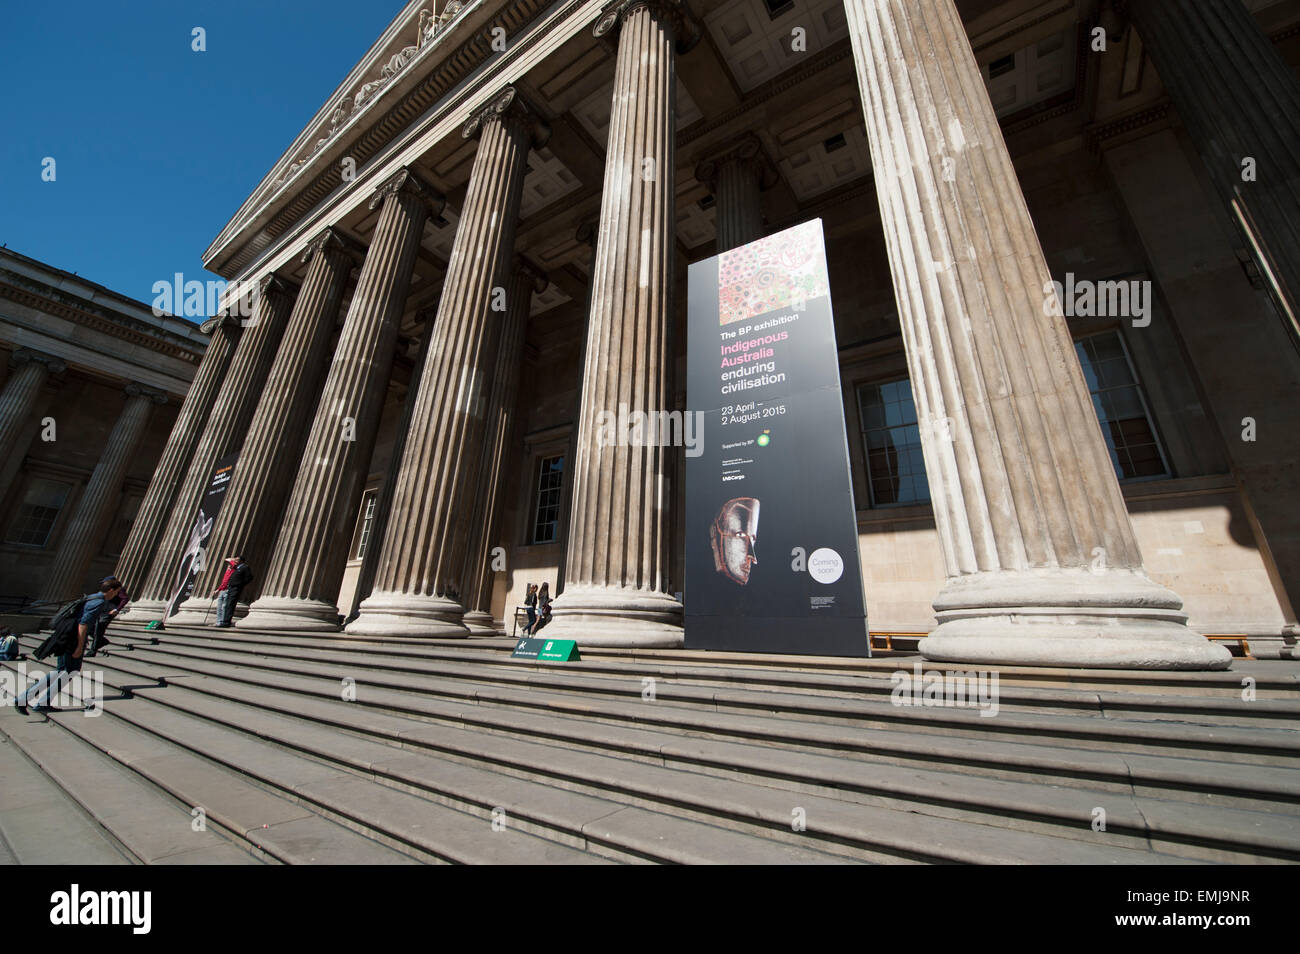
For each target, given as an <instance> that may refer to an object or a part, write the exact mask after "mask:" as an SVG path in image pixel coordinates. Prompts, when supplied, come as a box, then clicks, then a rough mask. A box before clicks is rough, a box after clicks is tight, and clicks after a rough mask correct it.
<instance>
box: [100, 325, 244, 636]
mask: <svg viewBox="0 0 1300 954" xmlns="http://www.w3.org/2000/svg"><path fill="white" fill-rule="evenodd" d="M200 330H202V331H203V333H204V334H206V335H208V336H209V337H208V347H207V350H206V351H204V352H203V360H202V361H201V362H199V369H198V371H196V372H195V374H194V379H193V380H192V381H191V382H190V389H189V390H188V391H186V392H185V402H184V403H183V404H182V405H181V410H180V413H179V414H178V415H176V423H174V424H173V425H172V431H171V435H170V436H169V437H168V438H167V445H166V446H165V447H164V448H163V452H162V456H161V457H159V458H158V466H157V467H155V468H154V471H153V477H152V478H151V479H150V481H149V489H148V490H147V491H146V492H145V495H144V500H143V501H141V502H140V509H139V511H138V512H137V513H136V515H135V521H134V522H133V523H132V524H131V532H130V534H128V535H127V538H126V543H125V544H124V545H123V547H122V554H121V556H119V557H118V558H117V570H116V575H117V578H118V579H119V580H121V581H122V582H123V583H124V584H125V585H126V587H127V592H129V593H131V594H132V595H133V596H137V597H138V596H139V595H140V594H139V592H138V590H139V587H141V586H142V585H143V584H144V581H145V578H146V577H147V576H148V574H149V571H150V569H151V568H152V566H153V563H154V560H155V559H156V558H157V555H158V540H159V538H160V537H161V536H162V533H163V529H164V527H165V526H166V524H167V519H168V517H169V516H170V514H171V512H172V507H173V506H174V505H175V503H176V495H177V494H178V493H179V492H180V487H181V484H182V483H183V482H184V480H185V475H186V473H187V472H188V471H189V467H190V462H191V461H192V459H193V457H194V449H195V448H196V447H197V446H198V443H199V439H200V438H201V437H202V436H203V428H204V424H205V423H206V422H207V419H208V415H209V414H210V413H211V412H212V404H213V402H214V401H215V400H216V398H217V390H218V389H219V388H220V387H221V382H222V381H224V380H225V378H226V369H227V368H228V367H229V366H230V359H231V357H233V355H234V353H235V347H236V346H237V345H238V344H239V338H240V335H241V334H242V333H243V326H242V325H240V323H239V322H238V321H237V320H236V319H234V318H231V317H229V316H228V315H221V316H218V317H216V318H209V319H208V320H207V321H205V322H204V323H203V324H202V325H201V326H200ZM157 609H158V607H156V608H155V611H157ZM134 610H135V604H134V603H131V604H130V605H129V606H128V608H127V612H128V613H131V612H133V611H134ZM137 615H140V614H138V613H137Z"/></svg>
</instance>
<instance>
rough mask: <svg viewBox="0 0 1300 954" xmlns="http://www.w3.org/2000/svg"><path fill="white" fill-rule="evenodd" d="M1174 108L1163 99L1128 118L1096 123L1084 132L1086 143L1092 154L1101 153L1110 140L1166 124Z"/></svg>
mask: <svg viewBox="0 0 1300 954" xmlns="http://www.w3.org/2000/svg"><path fill="white" fill-rule="evenodd" d="M1172 108H1173V103H1172V102H1171V101H1170V100H1169V99H1163V100H1161V101H1160V102H1158V103H1156V104H1155V105H1154V106H1148V107H1146V108H1145V109H1139V110H1138V111H1137V112H1133V113H1129V114H1128V115H1127V116H1120V117H1118V118H1116V119H1112V120H1109V121H1107V122H1104V123H1096V124H1094V125H1092V126H1089V127H1088V128H1087V129H1085V130H1084V134H1083V135H1084V142H1085V143H1086V145H1087V147H1088V150H1089V151H1090V152H1092V153H1098V152H1101V151H1102V150H1103V149H1104V148H1106V145H1105V144H1106V141H1107V140H1109V139H1114V138H1116V137H1117V136H1122V135H1124V134H1125V133H1129V132H1133V131H1134V130H1136V129H1141V128H1142V127H1143V126H1152V125H1155V124H1157V123H1164V122H1166V121H1167V120H1168V118H1169V112H1170V110H1171V109H1172Z"/></svg>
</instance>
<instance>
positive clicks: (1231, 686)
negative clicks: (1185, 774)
mask: <svg viewBox="0 0 1300 954" xmlns="http://www.w3.org/2000/svg"><path fill="white" fill-rule="evenodd" d="M114 630H115V631H116V632H126V633H131V634H133V635H143V636H154V635H156V636H159V637H161V636H166V635H168V634H170V635H184V636H185V637H186V638H187V639H191V638H194V639H204V640H215V641H218V642H223V643H228V644H231V645H239V646H244V647H248V646H256V647H259V651H261V652H266V653H275V652H279V653H281V654H288V655H295V654H297V653H298V651H300V650H302V649H313V650H315V649H328V648H330V647H335V648H336V649H339V650H341V651H345V652H348V653H352V654H359V655H362V656H365V655H379V656H391V657H393V658H395V659H404V660H423V661H456V660H464V659H479V660H481V659H482V658H484V655H485V654H484V650H485V649H492V650H506V651H507V652H506V653H504V654H502V655H501V656H500V657H499V665H502V666H505V667H517V666H518V663H517V662H512V661H509V660H507V659H506V657H507V656H508V654H509V650H511V649H513V647H514V645H515V640H513V639H507V638H500V637H497V638H493V637H487V638H483V637H474V638H472V639H465V640H454V639H443V640H427V639H424V640H421V639H413V638H379V637H365V638H354V637H350V636H347V635H345V634H336V633H313V634H310V635H292V634H284V633H270V632H265V631H258V630H248V629H244V628H243V627H236V628H234V629H230V630H226V631H220V630H217V629H215V628H213V627H210V626H209V627H200V626H181V627H169V628H168V629H166V630H163V631H160V632H158V633H156V634H154V633H150V632H147V631H145V630H144V629H143V627H142V626H141V625H140V624H138V623H137V624H131V623H129V622H121V623H117V624H115V625H114ZM582 657H583V658H582V672H583V673H585V674H591V675H594V674H606V673H609V674H614V675H619V676H626V675H633V674H635V675H638V676H641V677H644V676H658V677H661V678H669V677H671V678H672V679H674V680H676V681H680V682H699V683H702V684H712V685H736V684H740V685H747V686H757V685H763V686H767V687H771V688H781V689H783V690H786V691H791V692H798V691H807V692H812V693H816V694H818V695H826V694H835V693H838V692H843V693H846V694H849V695H853V696H861V695H864V694H866V695H873V694H874V695H880V694H882V693H883V694H884V695H885V696H888V694H889V693H890V691H891V690H892V688H893V685H892V683H891V681H890V676H891V675H892V674H893V673H895V672H897V671H899V670H900V669H901V670H904V671H907V672H911V671H912V668H913V666H914V664H915V663H917V662H919V661H921V660H920V657H918V656H916V655H915V654H910V655H905V654H900V653H893V654H888V655H882V656H879V657H877V658H874V659H841V658H835V657H826V656H817V657H810V656H769V655H766V654H753V653H712V652H686V651H682V650H666V649H638V650H635V651H633V650H617V649H611V648H608V647H592V648H588V649H584V650H583V651H582ZM923 668H924V670H925V671H927V672H928V671H946V669H945V667H943V666H940V665H938V664H936V663H930V662H924V663H923ZM946 668H957V667H946ZM993 668H995V669H996V670H997V672H998V673H999V677H1000V691H1001V694H1002V697H1003V700H1004V704H1005V705H1015V704H1016V703H1017V702H1018V701H1019V700H1021V699H1024V700H1025V701H1026V703H1027V704H1031V705H1033V704H1035V700H1036V699H1041V700H1047V701H1048V704H1050V705H1051V706H1055V707H1063V708H1065V709H1068V710H1070V711H1086V710H1089V709H1098V708H1100V706H1101V705H1102V703H1113V704H1116V705H1119V704H1123V705H1125V706H1130V707H1135V708H1137V707H1144V708H1145V707H1154V708H1157V709H1165V710H1167V711H1174V710H1177V709H1179V708H1180V706H1179V704H1178V700H1177V699H1176V698H1175V697H1179V696H1193V697H1195V699H1196V701H1195V703H1193V705H1194V706H1195V707H1196V708H1197V709H1201V710H1205V711H1211V710H1214V709H1220V710H1222V711H1224V712H1225V713H1226V714H1229V715H1232V716H1234V717H1241V716H1246V715H1248V714H1249V709H1248V706H1243V705H1241V704H1240V703H1241V692H1242V688H1243V686H1242V680H1243V678H1247V677H1249V678H1250V679H1251V680H1252V681H1253V684H1254V685H1253V688H1254V690H1255V693H1256V696H1257V698H1258V699H1259V700H1266V699H1277V700H1283V701H1287V702H1290V703H1291V706H1290V707H1287V708H1280V709H1277V710H1275V711H1276V712H1278V713H1279V714H1280V715H1279V716H1278V717H1280V718H1284V719H1285V718H1294V717H1295V715H1297V714H1300V669H1293V668H1287V667H1280V666H1277V665H1275V664H1274V663H1272V662H1269V661H1260V660H1236V661H1235V662H1234V668H1233V670H1232V671H1230V672H1205V673H1198V672H1135V671H1125V670H1079V669H1055V670H1053V669H1029V668H1019V667H1011V666H998V667H993ZM1044 690H1050V691H1051V692H1050V694H1048V695H1041V693H1043V691H1044ZM1112 691H1113V692H1121V693H1122V695H1117V696H1114V697H1108V696H1106V695H1105V693H1107V692H1112ZM1035 693H1039V694H1040V695H1037V696H1036V695H1035ZM1099 693H1100V694H1101V695H1100V696H1099V695H1098V694H1099ZM1144 697H1151V698H1149V699H1144ZM1251 705H1253V704H1251Z"/></svg>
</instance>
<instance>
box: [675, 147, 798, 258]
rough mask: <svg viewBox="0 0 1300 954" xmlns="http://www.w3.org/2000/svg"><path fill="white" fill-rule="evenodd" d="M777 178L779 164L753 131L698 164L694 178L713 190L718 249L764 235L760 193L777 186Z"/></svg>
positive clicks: (746, 242) (730, 247)
mask: <svg viewBox="0 0 1300 954" xmlns="http://www.w3.org/2000/svg"><path fill="white" fill-rule="evenodd" d="M777 177H778V173H777V170H776V166H775V165H773V164H772V160H771V159H769V158H768V156H767V153H766V151H765V150H764V149H763V144H762V142H760V141H759V138H758V137H757V136H756V135H754V134H753V133H747V134H746V135H744V136H742V137H741V138H740V139H739V140H738V141H737V142H735V143H732V144H731V145H730V146H729V147H728V148H727V149H725V150H723V151H722V152H720V153H718V154H717V155H714V156H710V157H709V158H708V159H705V160H704V161H703V162H701V163H700V164H699V165H698V166H696V168H695V178H696V179H698V180H699V181H700V182H702V183H704V184H705V185H706V186H708V187H709V189H710V190H711V191H712V192H713V198H714V205H713V210H714V219H715V221H716V223H717V230H718V252H720V253H721V252H725V251H728V250H729V249H733V248H739V247H740V246H741V245H746V244H748V243H749V242H753V241H755V240H757V239H760V238H762V237H763V200H762V196H761V193H762V192H763V190H764V189H770V188H771V187H772V186H774V185H775V184H776V182H777Z"/></svg>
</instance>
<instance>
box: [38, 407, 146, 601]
mask: <svg viewBox="0 0 1300 954" xmlns="http://www.w3.org/2000/svg"><path fill="white" fill-rule="evenodd" d="M126 394H127V398H126V407H124V408H123V409H122V413H121V414H120V415H118V418H117V424H115V425H114V426H113V432H112V433H111V434H109V436H108V443H107V444H105V446H104V452H103V454H102V455H101V456H100V458H99V463H97V464H96V465H95V471H94V473H92V474H91V475H90V482H89V483H88V484H86V489H85V490H84V491H83V492H82V494H81V499H80V500H78V501H77V509H76V510H74V511H73V513H72V516H71V517H70V518H69V520H68V526H67V529H66V530H65V531H64V534H63V540H62V542H61V543H60V544H59V549H58V553H57V555H56V556H55V558H54V563H53V565H52V566H51V568H50V575H49V577H47V578H46V580H45V587H44V590H43V593H42V595H41V599H42V600H43V601H46V602H62V601H64V600H70V599H74V598H75V597H78V596H81V595H82V594H84V593H88V592H90V589H89V587H90V584H91V583H92V582H98V581H92V580H87V579H86V573H87V572H88V571H89V569H90V564H91V561H92V560H94V558H95V554H96V553H97V552H98V550H99V547H100V545H101V544H102V543H103V542H104V534H105V533H106V532H108V524H109V520H110V519H111V518H112V516H113V509H114V507H116V506H117V505H118V503H119V497H120V494H121V490H122V480H123V479H124V478H125V477H126V470H127V467H128V466H129V465H130V463H131V458H132V456H133V455H134V454H135V449H136V445H137V444H138V443H139V441H140V435H141V434H143V433H144V429H145V425H146V424H147V423H148V422H149V412H150V411H151V410H152V409H153V405H155V404H166V403H167V395H165V394H163V393H162V392H161V391H155V390H154V389H153V388H147V387H144V386H143V385H139V384H134V383H132V384H128V385H127V386H126ZM128 592H129V591H128Z"/></svg>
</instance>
